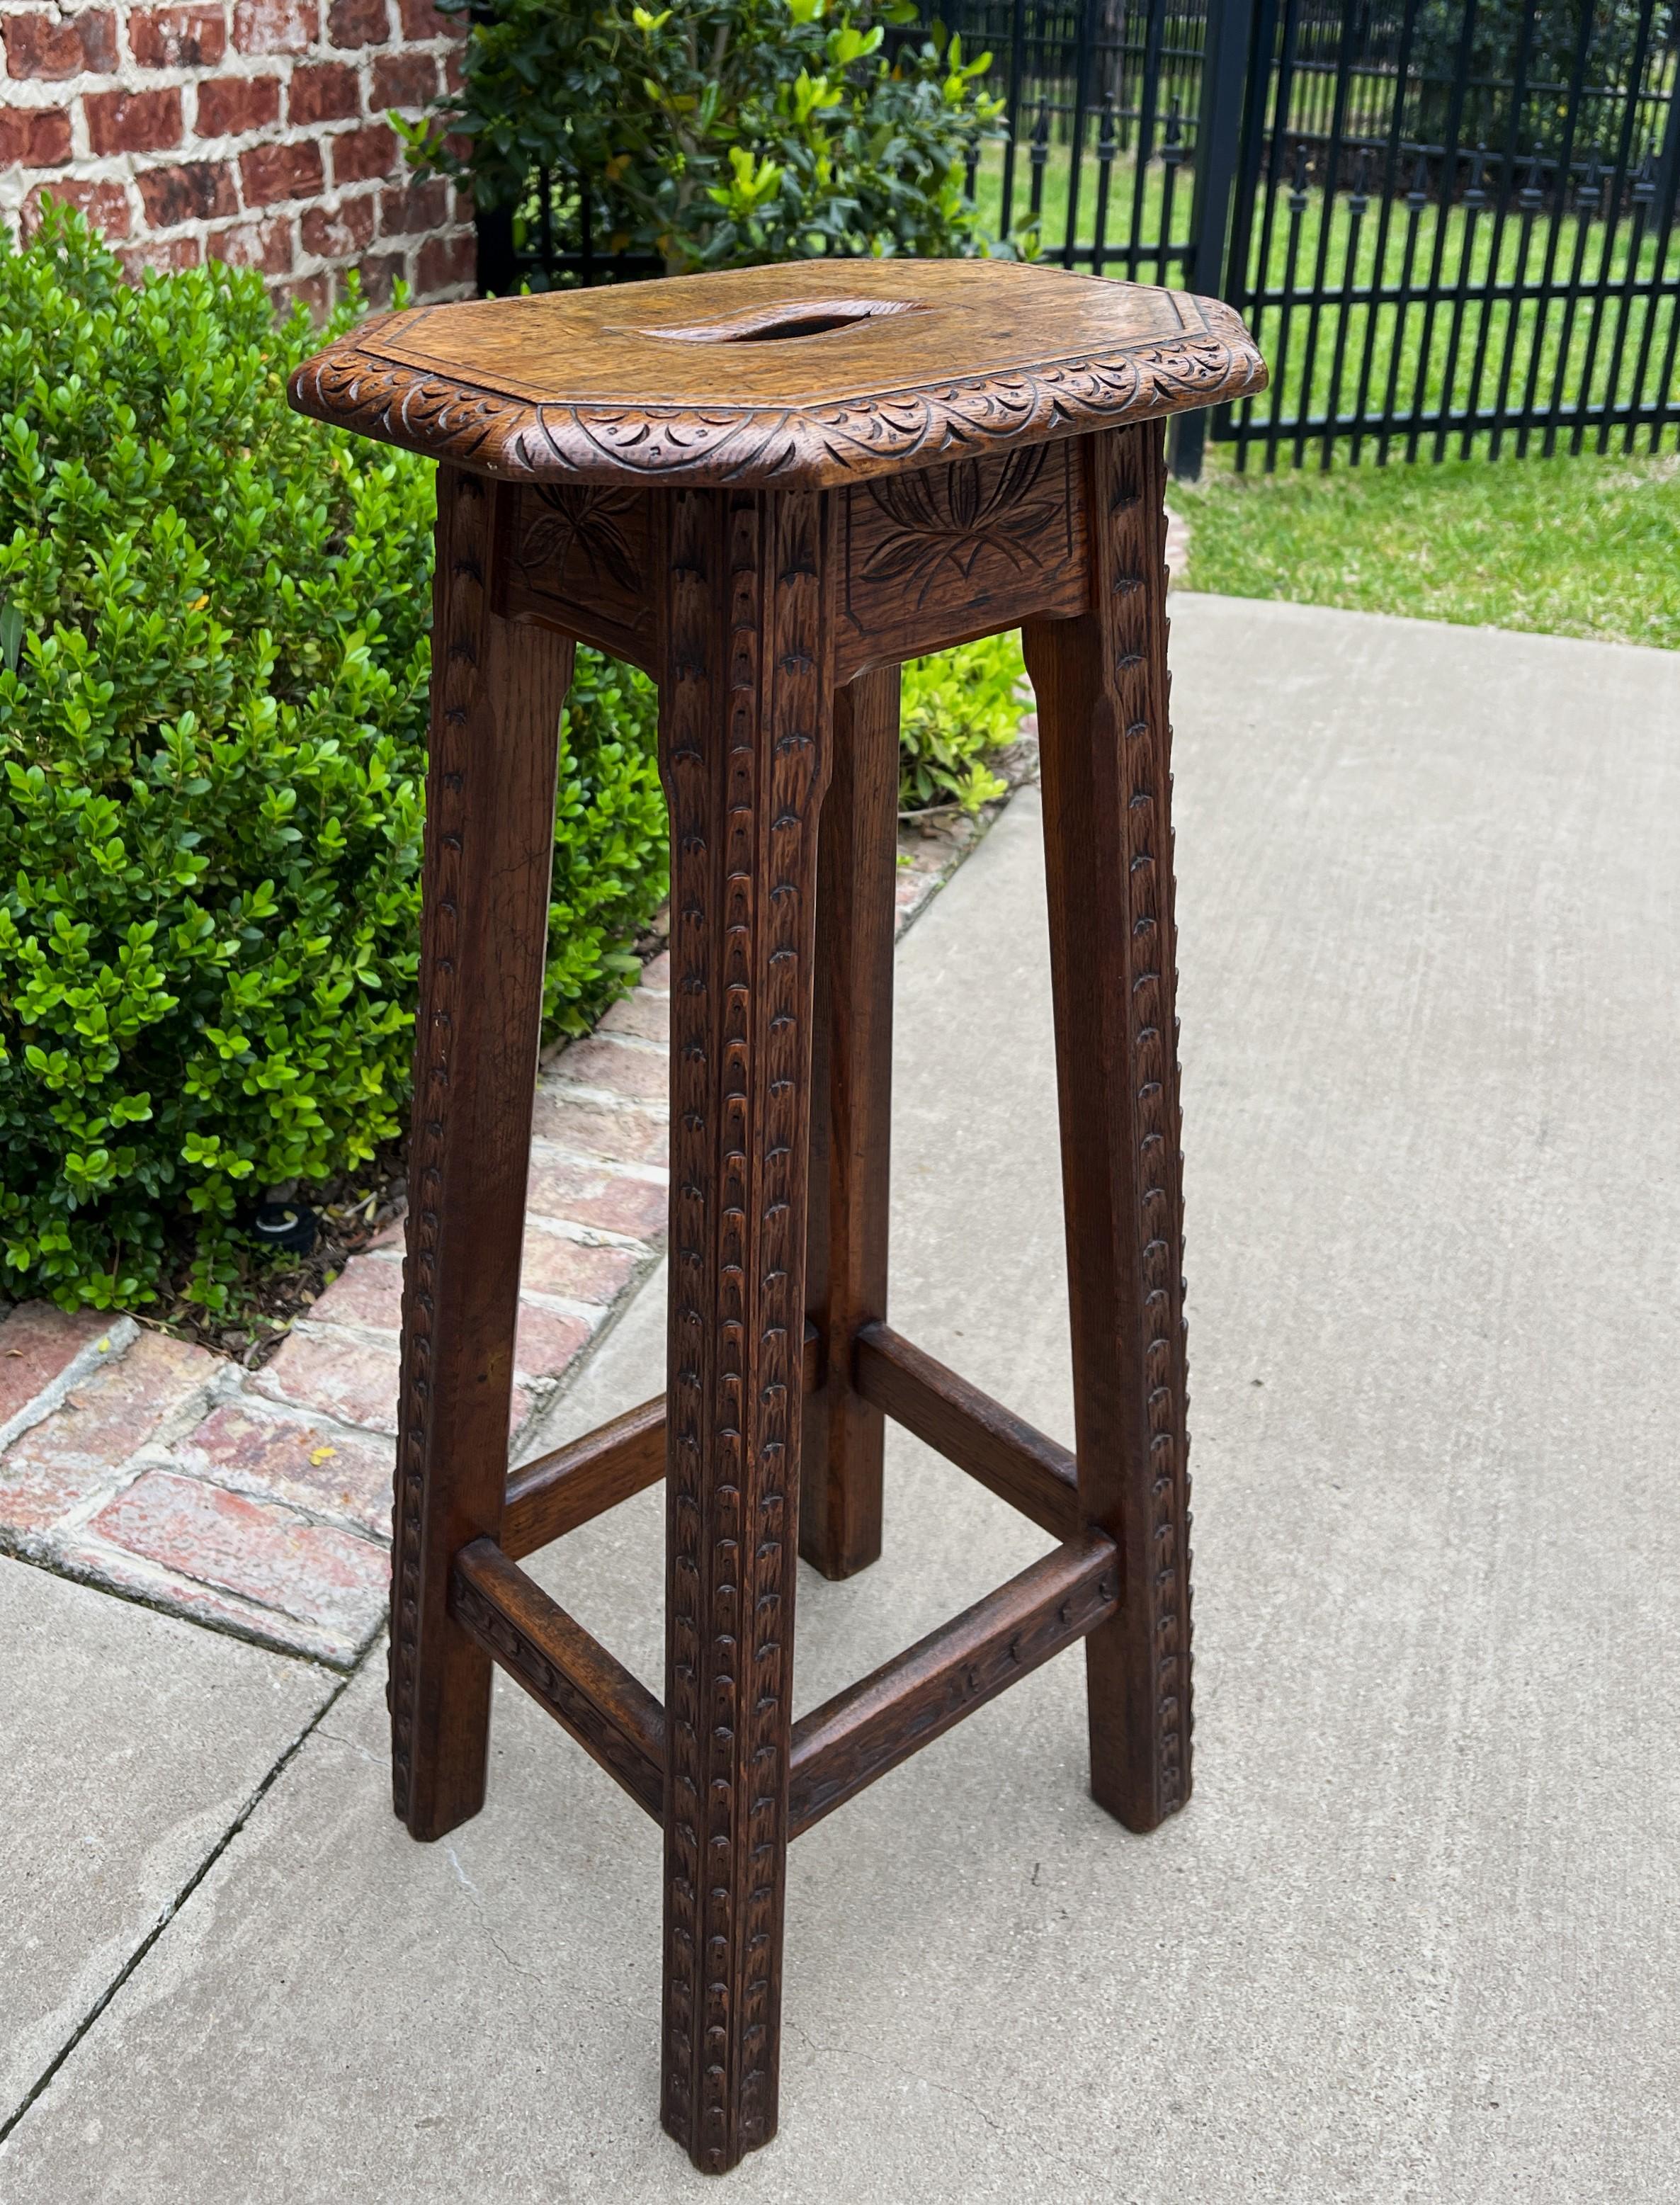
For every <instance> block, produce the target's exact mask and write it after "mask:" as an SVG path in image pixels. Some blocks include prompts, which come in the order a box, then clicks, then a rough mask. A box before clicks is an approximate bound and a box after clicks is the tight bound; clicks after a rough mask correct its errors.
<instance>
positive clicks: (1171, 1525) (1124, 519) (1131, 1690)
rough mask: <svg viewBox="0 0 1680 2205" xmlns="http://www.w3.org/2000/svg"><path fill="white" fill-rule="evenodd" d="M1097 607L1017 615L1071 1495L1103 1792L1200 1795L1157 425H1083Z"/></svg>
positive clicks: (1114, 1808)
mask: <svg viewBox="0 0 1680 2205" xmlns="http://www.w3.org/2000/svg"><path fill="white" fill-rule="evenodd" d="M1086 453H1087V460H1088V467H1089V473H1088V476H1087V482H1088V489H1089V520H1090V534H1091V546H1092V559H1093V565H1094V570H1095V571H1094V581H1095V592H1094V594H1095V605H1096V609H1095V612H1094V613H1093V614H1089V615H1086V616H1084V617H1083V618H1082V619H1078V620H1072V621H1040V622H1035V623H1033V624H1031V625H1030V626H1029V627H1027V629H1026V630H1025V638H1024V639H1025V644H1026V657H1027V667H1028V670H1029V672H1030V674H1031V675H1032V679H1033V684H1034V686H1035V687H1036V690H1037V692H1038V722H1039V742H1040V747H1041V753H1042V770H1043V781H1044V821H1045V839H1046V851H1047V858H1048V876H1049V901H1050V945H1051V960H1052V971H1053V976H1054V980H1053V988H1054V1006H1055V1021H1056V1067H1057V1078H1058V1084H1059V1089H1060V1112H1061V1139H1062V1168H1063V1187H1064V1192H1065V1197H1066V1210H1067V1253H1068V1278H1069V1291H1070V1294H1071V1299H1072V1334H1073V1382H1074V1423H1075V1429H1076V1441H1077V1456H1078V1465H1079V1497H1080V1500H1081V1502H1082V1504H1083V1507H1084V1511H1085V1513H1086V1515H1087V1517H1088V1519H1089V1520H1091V1521H1093V1522H1095V1523H1096V1524H1100V1525H1101V1527H1102V1529H1103V1530H1106V1531H1107V1533H1108V1535H1109V1536H1110V1537H1111V1538H1113V1540H1114V1541H1115V1542H1116V1543H1117V1545H1118V1546H1119V1549H1120V1554H1121V1559H1122V1569H1123V1592H1122V1597H1121V1602H1120V1606H1119V1612H1118V1614H1116V1615H1115V1617H1114V1618H1113V1620H1112V1621H1111V1622H1108V1623H1106V1624H1104V1625H1103V1626H1101V1628H1100V1629H1099V1630H1097V1631H1093V1632H1092V1634H1091V1636H1090V1637H1089V1638H1088V1639H1087V1640H1086V1642H1085V1643H1086V1650H1087V1665H1088V1668H1087V1673H1088V1678H1089V1691H1090V1734H1091V1788H1092V1791H1093V1792H1094V1793H1095V1797H1096V1798H1097V1799H1098V1800H1099V1802H1100V1803H1101V1804H1102V1805H1103V1806H1105V1807H1107V1809H1108V1810H1109V1811H1110V1812H1111V1813H1112V1814H1114V1815H1116V1816H1119V1820H1120V1821H1121V1822H1124V1823H1125V1825H1126V1827H1127V1828H1129V1829H1133V1830H1150V1829H1153V1828H1155V1826H1156V1824H1157V1823H1159V1822H1161V1821H1162V1820H1163V1819H1164V1817H1165V1816H1167V1815H1170V1814H1171V1813H1172V1812H1173V1810H1175V1809H1176V1808H1178V1807H1181V1806H1182V1805H1183V1804H1184V1801H1185V1800H1186V1799H1187V1798H1188V1797H1189V1796H1190V1548H1189V1531H1190V1516H1189V1475H1188V1470H1187V1465H1186V1453H1187V1448H1188V1441H1187V1437H1186V1434H1185V1428H1184V1409H1185V1391H1184V1306H1183V1304H1184V1291H1183V1281H1182V1278H1181V1275H1180V1270H1179V1262H1180V1254H1181V1250H1182V1246H1183V1240H1182V1233H1183V1206H1182V1200H1181V1192H1180V1178H1179V1173H1180V1157H1179V1120H1178V1046H1177V1021H1176V1019H1175V1017H1174V1014H1173V983H1174V977H1175V975H1174V952H1175V937H1174V932H1173V921H1172V824H1171V814H1170V787H1171V771H1170V758H1169V752H1170V729H1169V727H1168V722H1167V609H1166V598H1167V576H1166V569H1165V564H1164V559H1165V537H1166V528H1165V517H1164V514H1163V511H1162V504H1161V499H1162V493H1163V490H1164V488H1165V470H1164V467H1163V463H1162V451H1161V425H1160V424H1159V423H1150V424H1146V425H1143V427H1141V428H1136V429H1122V430H1117V431H1107V432H1106V433H1104V434H1102V435H1100V436H1096V437H1091V438H1089V439H1088V440H1087V443H1086Z"/></svg>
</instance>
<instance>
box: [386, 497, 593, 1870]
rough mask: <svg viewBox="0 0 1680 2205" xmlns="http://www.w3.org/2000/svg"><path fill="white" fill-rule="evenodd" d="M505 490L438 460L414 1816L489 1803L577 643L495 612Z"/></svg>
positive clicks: (409, 1401)
mask: <svg viewBox="0 0 1680 2205" xmlns="http://www.w3.org/2000/svg"><path fill="white" fill-rule="evenodd" d="M494 496H495V492H494V489H493V486H492V485H490V484H486V483H484V482H481V481H480V480H479V479H478V478H477V477H476V476H472V475H468V474H465V473H462V472H460V471H459V470H458V469H455V468H452V467H442V468H440V470H439V471H438V479H437V500H438V503H437V565H436V579H435V583H434V596H433V615H432V684H431V734H430V758H429V763H428V767H427V775H426V835H425V875H424V883H425V886H424V918H423V921H422V936H421V959H420V1003H419V1021H418V1025H417V1029H416V1042H415V1057H414V1114H413V1132H412V1136H411V1139H410V1144H409V1162H408V1200H409V1209H408V1261H407V1269H406V1273H405V1278H404V1287H403V1311H402V1381H401V1400H400V1404H399V1408H398V1430H397V1474H396V1508H395V1525H394V1533H395V1538H394V1548H393V1556H392V1602H391V1653H390V1690H389V1699H390V1712H391V1769H392V1788H393V1792H394V1796H395V1806H396V1811H397V1813H398V1814H399V1816H401V1818H402V1819H403V1821H404V1822H407V1825H408V1828H409V1829H410V1830H411V1831H412V1832H413V1834H414V1836H416V1837H417V1838H439V1837H442V1835H443V1834H444V1833H445V1832H446V1831H448V1830H452V1829H454V1828H455V1826H456V1824H457V1823H460V1822H465V1821H466V1819H467V1817H468V1816H472V1815H474V1814H476V1813H477V1812H478V1809H479V1808H480V1807H481V1806H482V1805H483V1804H484V1760H485V1751H486V1746H487V1743H488V1737H489V1724H490V1659H489V1656H488V1655H485V1654H484V1652H483V1651H482V1650H481V1649H479V1648H478V1646H477V1645H475V1644H474V1643H473V1642H472V1640H471V1639H470V1638H469V1637H466V1633H465V1632H464V1631H462V1630H461V1629H460V1626H459V1625H457V1624H456V1623H454V1621H452V1620H451V1619H450V1617H449V1615H448V1580H449V1569H450V1564H451V1562H452V1561H453V1560H454V1556H455V1554H456V1553H457V1552H458V1551H459V1549H460V1548H462V1547H463V1546H465V1545H466V1542H468V1541H469V1540H471V1539H476V1538H481V1537H490V1538H494V1537H495V1536H496V1534H497V1532H498V1531H499V1530H500V1528H501V1524H502V1495H503V1491H504V1489H505V1488H506V1484H507V1477H508V1412H509V1405H510V1402H511V1399H512V1392H513V1331H514V1323H515V1319H516V1316H517V1313H518V1308H519V1247H520V1240H521V1234H522V1226H523V1221H524V1215H525V1179H526V1174H527V1171H528V1168H529V1156H530V1147H531V1102H532V1096H533V1092H534V1090H535V1086H536V1076H537V1044H538V1039H539V1031H540V1025H541V1019H542V1007H543V958H544V953H545V950H546V948H547V942H548V911H549V868H550V864H551V860H552V857H553V852H554V808H555V770H556V763H557V754H558V753H557V740H558V734H559V727H560V714H561V705H562V704H563V703H564V702H565V698H566V689H567V682H568V681H570V679H571V672H572V645H571V644H570V643H569V642H568V641H567V640H566V639H564V638H563V637H561V636H558V635H554V634H550V633H544V632H543V631H541V630H538V629H535V628H530V627H521V628H513V627H510V626H509V625H508V623H507V622H506V621H502V620H500V619H498V618H497V617H496V615H494V614H493V613H492V612H491V611H490V603H489V597H488V590H487V585H488V583H489V580H490V516H491V512H492V508H493V503H494Z"/></svg>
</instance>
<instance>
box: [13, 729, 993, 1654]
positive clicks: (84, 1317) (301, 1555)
mask: <svg viewBox="0 0 1680 2205" xmlns="http://www.w3.org/2000/svg"><path fill="white" fill-rule="evenodd" d="M1028 727H1029V728H1030V722H1028ZM1017 750H1018V755H1017V758H1016V760H1015V763H1014V767H1013V770H1012V773H1011V778H1012V780H1014V781H1016V782H1018V781H1020V780H1022V779H1024V778H1026V777H1027V776H1028V775H1029V774H1030V771H1031V770H1032V753H1031V748H1030V743H1024V744H1022V745H1020V746H1017ZM987 823H988V822H987V821H984V820H982V821H981V822H971V821H957V822H954V823H951V824H950V825H949V826H948V827H947V829H944V830H942V831H941V832H939V833H937V834H934V835H927V834H923V833H917V834H914V835H906V836H905V838H904V841H903V844H902V846H901V851H900V859H901V862H900V868H899V889H898V899H899V928H900V930H902V929H903V928H904V927H905V925H907V924H909V922H910V920H911V918H913V917H914V916H915V915H916V913H917V912H918V911H920V910H921V908H922V907H923V905H924V904H925V903H926V902H927V900H929V897H930V896H931V895H933V894H935V891H936V890H937V889H938V888H939V887H940V885H941V883H942V882H943V881H944V880H945V879H946V878H947V877H948V875H949V874H950V873H951V872H952V871H953V870H954V869H955V867H956V866H957V865H959V863H960V862H961V860H962V859H963V858H964V857H965V855H966V854H967V853H968V851H969V850H970V849H971V848H972V847H973V845H974V843H975V841H977V839H978V836H979V835H980V834H981V833H982V832H983V831H984V827H985V825H986V824H987ZM668 977H669V965H668V958H667V957H665V956H660V957H657V958H656V959H655V960H653V961H652V962H651V963H650V965H649V966H647V967H646V968H645V969H644V973H643V976H642V980H641V983H640V984H639V985H638V987H637V988H636V989H635V990H634V991H633V992H632V994H631V995H630V996H627V997H626V999H625V1000H624V1001H622V1002H620V1003H617V1004H615V1005H614V1007H613V1008H612V1009H611V1010H609V1011H608V1013H607V1015H606V1017H605V1018H604V1019H603V1020H602V1022H601V1025H599V1027H598V1028H597V1030H596V1031H595V1032H594V1033H593V1034H591V1035H590V1036H588V1037H586V1038H585V1039H583V1040H580V1041H575V1042H573V1043H570V1044H569V1045H567V1047H565V1048H564V1049H561V1050H559V1051H558V1052H556V1053H555V1055H554V1056H553V1057H552V1058H551V1059H550V1060H549V1061H548V1063H547V1064H546V1065H545V1067H544V1068H543V1073H542V1076H541V1079H539V1082H538V1086H537V1108H536V1116H535V1121H534V1138H533V1139H532V1142H531V1192H530V1209H529V1213H528V1217H527V1223H526V1231H525V1254H524V1263H523V1268H522V1271H521V1275H520V1282H519V1344H518V1355H517V1375H516V1380H515V1384H514V1389H513V1438H514V1441H516V1442H517V1440H518V1436H519V1433H520V1432H521V1431H522V1430H524V1429H525V1427H526V1426H527V1425H529V1423H531V1419H532V1417H534V1416H536V1415H537V1412H539V1411H540V1410H542V1409H543V1408H544V1407H545V1406H547V1405H548V1403H549V1401H550V1400H552V1399H553V1398H554V1396H555V1393H556V1391H557V1390H558V1389H559V1388H561V1386H562V1385H563V1384H564V1382H566V1381H567V1378H568V1376H571V1375H573V1373H574V1372H575V1370H576V1368H577V1365H578V1363H579V1358H580V1357H582V1356H583V1355H584V1354H585V1352H586V1351H587V1349H588V1348H589V1346H590V1345H591V1342H592V1341H593V1340H595V1339H596V1338H597V1336H598V1334H600V1332H601V1329H602V1328H603V1325H604V1324H605V1323H606V1322H607V1321H608V1318H609V1316H611V1315H612V1313H613V1311H614V1309H615V1308H616V1307H617V1306H618V1305H619V1303H620V1301H621V1300H622V1299H623V1298H624V1297H625V1296H626V1294H628V1293H630V1291H631V1290H632V1287H634V1286H635V1285H636V1284H637V1282H638V1281H639V1280H640V1279H641V1278H642V1277H643V1276H644V1275H645V1274H646V1273H647V1272H648V1271H649V1270H650V1269H651V1268H652V1267H653V1265H654V1263H656V1261H657V1258H658V1255H659V1251H660V1248H661V1245H662V1240H663V1236H664V1230H665V1209H666V1192H667V1179H668V1174H667V1171H666V1158H667V1153H668V1132H669V1126H668V1109H667V1106H666V1092H667V1079H668V1047H667V1037H668V1029H669V1012H670V1002H669V993H668ZM402 1241H403V1227H402V1226H401V1223H398V1224H395V1225H393V1226H391V1227H388V1228H387V1230H386V1232H385V1233H383V1235H382V1237H381V1239H379V1240H378V1241H376V1242H375V1244H374V1245H373V1246H372V1247H371V1248H370V1249H368V1250H366V1251H364V1252H363V1253H361V1254H359V1255H355V1256H353V1257H350V1259H349V1261H348V1262H347V1263H346V1265H345V1267H344V1269H343V1271H342V1272H341V1275H339V1277H338V1278H337V1279H336V1280H335V1281H334V1282H333V1283H332V1285H331V1286H329V1287H328V1288H327V1290H326V1292H325V1293H324V1294H322V1296H321V1297H320V1299H319V1300H318V1301H317V1302H316V1303H315V1305H313V1307H312V1309H311V1311H310V1313H309V1315H308V1316H307V1317H306V1318H300V1319H299V1320H298V1322H296V1323H295V1324H294V1326H293V1328H292V1329H291V1331H290V1332H289V1333H288V1335H287V1337H286V1339H285V1340H284V1341H283V1342H282V1346H281V1347H280V1349H279V1351H278V1352H277V1353H276V1355H275V1357H274V1358H273V1359H272V1361H270V1362H269V1363H268V1364H265V1365H264V1367H263V1368H262V1369H261V1370H256V1371H250V1370H246V1369H245V1368H244V1367H243V1366H242V1365H241V1364H238V1363H235V1362H233V1361H231V1360H229V1359H228V1358H224V1357H222V1356H218V1355H215V1354H212V1353H211V1352H209V1351H208V1350H206V1349H205V1348H203V1347H199V1346H194V1345H193V1344H192V1343H191V1342H189V1341H186V1340H175V1339H172V1338H171V1337H169V1335H168V1334H164V1333H161V1332H158V1331H156V1330H153V1329H149V1328H145V1327H143V1326H141V1325H139V1324H137V1323H136V1322H134V1319H133V1318H132V1317H127V1316H119V1317H116V1318H110V1317H104V1316H99V1315H98V1314H97V1313H95V1312H92V1311H77V1312H75V1313H74V1314H68V1313H66V1312H65V1311H60V1310H56V1309H54V1308H52V1307H51V1306H50V1305H47V1304H45V1303H41V1302H32V1303H27V1304H25V1305H21V1306H19V1307H15V1308H14V1309H12V1310H11V1311H9V1313H8V1314H7V1315H6V1316H4V1317H3V1319H0V1550H4V1551H9V1552H11V1553H13V1554H18V1555H20V1556H21V1557H22V1558H23V1559H24V1560H29V1561H33V1562H35V1563H38V1564H39V1565H40V1566H43V1567H45V1568H47V1569H50V1570H55V1571H57V1572H61V1573H62V1574H63V1575H65V1576H68V1577H74V1578H81V1579H83V1580H85V1581H86V1582H88V1583H90V1584H96V1585H100V1586H103V1587H104V1588H105V1589H106V1590H110V1591H111V1592H114V1593H119V1594H122V1595H126V1596H128V1597H129V1598H131V1599H137V1600H140V1601H143V1602H146V1603H147V1604H148V1605H150V1606H152V1607H156V1608H163V1609H166V1610H168V1611H169V1612H171V1613H173V1614H180V1615H186V1616H189V1617H191V1618H193V1620H196V1621H198V1622H200V1623H205V1624H208V1625H211V1626H215V1627H217V1628H219V1629H223V1630H226V1631H234V1632H235V1633H237V1634H238V1635H240V1637H246V1638H252V1639H255V1640H257V1641H258V1643H261V1644H264V1645H267V1646H274V1647H278V1648H280V1649H283V1650H285V1651H287V1652H291V1653H297V1654H305V1655H312V1656H314V1657H315V1658H316V1659H317V1660H319V1661H326V1662H329V1663H331V1664H332V1665H334V1666H335V1667H348V1666H350V1665H351V1664H352V1663H353V1662H354V1661H356V1659H357V1658H358V1656H359V1654H360V1653H361V1652H362V1650H363V1649H364V1648H365V1646H366V1645H367V1643H368V1642H369V1640H370V1639H371V1637H372V1636H373V1634H374V1633H375V1632H376V1631H377V1630H378V1628H379V1626H380V1624H381V1623H382V1621H383V1617H384V1611H385V1600H386V1590H387V1579H388V1576H389V1535H390V1509H391V1478H392V1469H393V1459H394V1455H395V1447H394V1435H395V1430H396V1400H397V1335H398V1327H399V1323H400V1310H401V1292H402V1255H403V1248H402Z"/></svg>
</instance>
